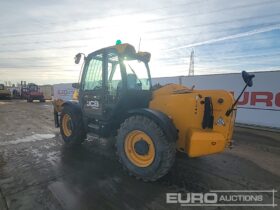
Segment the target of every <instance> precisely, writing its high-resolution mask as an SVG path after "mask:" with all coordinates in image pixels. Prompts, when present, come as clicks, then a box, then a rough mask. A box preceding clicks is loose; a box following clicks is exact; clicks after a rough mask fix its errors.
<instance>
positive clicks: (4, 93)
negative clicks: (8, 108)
mask: <svg viewBox="0 0 280 210" xmlns="http://www.w3.org/2000/svg"><path fill="white" fill-rule="evenodd" d="M0 99H9V100H10V99H11V92H10V91H9V90H8V89H7V88H6V86H5V85H4V84H0Z"/></svg>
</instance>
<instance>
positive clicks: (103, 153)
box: [0, 100, 280, 210]
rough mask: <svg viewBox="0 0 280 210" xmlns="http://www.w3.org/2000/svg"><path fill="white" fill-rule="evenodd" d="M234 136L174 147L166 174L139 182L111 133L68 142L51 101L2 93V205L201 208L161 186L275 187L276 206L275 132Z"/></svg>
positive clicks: (279, 154)
mask: <svg viewBox="0 0 280 210" xmlns="http://www.w3.org/2000/svg"><path fill="white" fill-rule="evenodd" d="M233 138H234V145H235V147H234V148H233V149H232V150H227V151H226V152H224V153H222V154H217V155H212V156H207V157H200V158H194V159H189V158H188V157H186V156H185V155H183V154H178V155H177V158H176V162H175V165H174V167H173V168H172V170H171V171H170V173H169V174H167V175H166V176H165V177H163V178H162V179H160V180H158V181H157V182H154V183H144V182H141V181H137V180H136V179H134V178H132V177H129V176H128V175H127V174H126V173H125V172H124V171H123V170H122V167H121V165H119V163H118V162H117V160H116V157H115V150H114V147H113V143H112V140H111V141H110V140H107V139H99V138H97V137H94V136H90V137H89V138H88V140H87V141H86V142H85V143H84V144H83V145H82V146H80V147H76V148H68V147H65V146H64V145H63V142H62V139H61V137H60V135H59V129H56V128H54V125H53V115H52V105H51V103H50V102H47V103H36V102H35V103H26V102H24V101H19V100H15V101H0V210H2V209H16V210H17V209H28V210H29V209H30V210H31V209H32V210H33V209H55V210H56V209H76V210H77V209H187V208H188V209H190V208H194V209H201V207H181V206H180V205H179V204H166V193H169V192H173V193H174V192H209V191H210V190H272V189H275V190H278V192H277V193H275V203H276V204H278V206H277V207H275V208H274V209H277V208H279V203H280V202H279V201H280V195H279V193H280V192H279V190H280V167H279V165H280V164H279V162H280V161H279V158H280V133H273V132H268V131H259V130H254V129H245V128H236V129H235V133H234V137H233ZM264 197H265V199H267V200H269V199H270V200H271V199H272V196H271V194H270V193H266V194H265V195H264ZM225 208H226V207H207V209H225ZM268 208H271V209H272V207H258V209H268ZM228 209H248V207H228ZM252 209H253V207H252Z"/></svg>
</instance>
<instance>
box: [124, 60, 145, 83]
mask: <svg viewBox="0 0 280 210" xmlns="http://www.w3.org/2000/svg"><path fill="white" fill-rule="evenodd" d="M127 65H128V66H129V68H130V69H131V71H132V72H133V74H135V76H136V78H137V79H138V81H139V82H140V84H141V85H142V82H141V80H140V79H139V78H138V77H137V74H136V73H135V71H134V70H133V68H132V67H131V66H130V65H129V64H127Z"/></svg>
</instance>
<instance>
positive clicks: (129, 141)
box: [124, 130, 155, 167]
mask: <svg viewBox="0 0 280 210" xmlns="http://www.w3.org/2000/svg"><path fill="white" fill-rule="evenodd" d="M139 141H141V142H145V143H144V144H145V145H147V146H148V147H147V148H148V150H147V151H146V152H145V154H139V152H137V151H136V149H135V145H136V143H137V142H139ZM124 147H125V153H126V156H127V158H128V159H129V160H130V161H131V162H132V163H133V164H134V165H136V166H138V167H148V166H149V165H151V164H152V162H153V161H154V159H155V147H154V143H153V141H152V139H151V138H150V136H148V135H147V134H146V133H144V132H143V131H139V130H134V131H131V132H130V133H128V134H127V136H126V138H125V142H124Z"/></svg>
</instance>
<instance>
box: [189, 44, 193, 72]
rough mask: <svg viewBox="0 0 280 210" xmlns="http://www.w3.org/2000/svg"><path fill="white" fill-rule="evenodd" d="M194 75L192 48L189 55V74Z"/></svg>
mask: <svg viewBox="0 0 280 210" xmlns="http://www.w3.org/2000/svg"><path fill="white" fill-rule="evenodd" d="M193 75H194V50H193V49H192V52H191V56H190V66H189V76H193Z"/></svg>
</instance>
